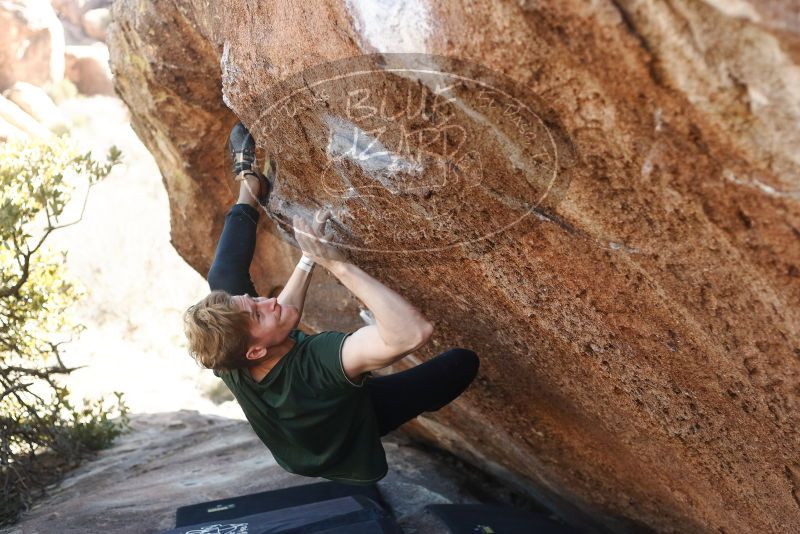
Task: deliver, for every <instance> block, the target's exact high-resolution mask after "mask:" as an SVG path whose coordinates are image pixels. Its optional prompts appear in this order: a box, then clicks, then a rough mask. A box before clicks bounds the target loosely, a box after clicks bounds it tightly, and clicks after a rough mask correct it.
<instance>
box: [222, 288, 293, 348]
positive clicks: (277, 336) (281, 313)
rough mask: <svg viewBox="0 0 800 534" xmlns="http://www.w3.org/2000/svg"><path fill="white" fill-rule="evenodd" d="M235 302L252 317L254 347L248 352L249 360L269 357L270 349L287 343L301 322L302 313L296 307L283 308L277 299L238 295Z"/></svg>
mask: <svg viewBox="0 0 800 534" xmlns="http://www.w3.org/2000/svg"><path fill="white" fill-rule="evenodd" d="M233 300H234V302H235V303H236V305H237V306H238V307H239V308H241V309H242V310H244V311H246V312H247V313H248V314H249V315H250V335H251V336H252V343H251V345H252V347H251V350H250V351H248V355H247V357H248V359H259V358H263V357H264V356H265V355H269V348H270V347H273V346H275V345H279V344H280V343H282V342H283V341H285V340H286V338H287V336H288V335H289V332H291V331H292V329H293V328H295V327H296V326H297V323H298V322H299V321H300V313H299V311H298V309H297V307H296V306H291V305H289V304H286V305H284V306H281V305H280V304H278V299H276V298H271V299H268V298H265V297H255V298H254V297H251V296H249V295H237V296H234V297H233ZM262 349H263V350H262Z"/></svg>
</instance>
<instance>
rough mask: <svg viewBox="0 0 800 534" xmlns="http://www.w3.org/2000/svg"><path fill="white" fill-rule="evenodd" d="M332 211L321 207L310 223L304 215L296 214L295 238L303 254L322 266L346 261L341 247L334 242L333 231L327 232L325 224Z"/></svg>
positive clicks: (294, 222)
mask: <svg viewBox="0 0 800 534" xmlns="http://www.w3.org/2000/svg"><path fill="white" fill-rule="evenodd" d="M331 216H332V215H331V211H330V209H327V208H320V209H319V210H317V211H316V213H314V220H313V221H312V222H311V223H309V221H307V220H305V219H304V218H303V217H300V216H298V215H295V216H294V219H293V225H294V238H295V239H296V240H297V244H298V245H299V246H300V250H302V251H303V254H305V255H306V256H308V257H309V258H311V260H313V261H314V262H316V263H319V264H320V265H322V266H326V264H328V263H330V262H337V261H346V259H345V257H344V255H343V254H342V253H341V251H340V250H339V248H338V247H337V246H336V244H335V243H333V232H330V231H329V232H327V233H326V232H325V225H326V223H327V222H328V219H330V218H331Z"/></svg>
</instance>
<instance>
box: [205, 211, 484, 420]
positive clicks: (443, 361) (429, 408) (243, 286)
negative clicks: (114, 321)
mask: <svg viewBox="0 0 800 534" xmlns="http://www.w3.org/2000/svg"><path fill="white" fill-rule="evenodd" d="M258 217H259V212H258V210H257V209H256V208H254V207H252V206H250V205H248V204H236V205H234V206H233V207H232V208H231V209H230V211H229V212H228V214H227V215H226V216H225V226H224V227H223V229H222V235H221V236H220V238H219V244H218V245H217V252H216V255H215V257H214V263H213V264H212V265H211V269H210V270H209V271H208V285H209V286H210V287H211V289H212V291H213V290H216V289H221V290H223V291H227V292H228V293H230V294H231V295H244V294H248V295H252V296H254V297H255V296H256V289H255V287H254V286H253V281H252V280H251V278H250V262H251V261H252V260H253V252H254V251H255V248H256V228H257V226H258ZM478 366H479V362H478V356H477V355H476V354H475V353H474V352H472V351H471V350H467V349H459V348H454V349H450V350H447V351H445V352H443V353H441V354H439V355H438V356H435V357H433V358H431V359H430V360H428V361H426V362H423V363H421V364H419V365H417V366H415V367H412V368H411V369H406V370H405V371H401V372H399V373H394V374H391V375H386V376H368V377H367V379H366V381H365V383H364V387H366V388H367V391H368V392H369V395H370V397H371V399H372V404H373V406H374V407H375V415H376V417H377V420H378V427H379V429H380V433H381V436H383V435H386V434H387V433H389V432H391V431H392V430H394V429H395V428H397V427H399V426H400V425H402V424H403V423H405V422H406V421H409V420H411V419H414V418H415V417H416V416H418V415H419V414H421V413H423V412H433V411H436V410H438V409H439V408H442V407H443V406H446V405H447V404H449V403H450V402H452V401H453V400H454V399H455V398H456V397H458V396H459V395H460V394H461V393H462V392H463V391H464V390H465V389H467V387H468V386H469V385H470V383H471V382H472V380H473V379H474V378H475V376H476V375H477V374H478Z"/></svg>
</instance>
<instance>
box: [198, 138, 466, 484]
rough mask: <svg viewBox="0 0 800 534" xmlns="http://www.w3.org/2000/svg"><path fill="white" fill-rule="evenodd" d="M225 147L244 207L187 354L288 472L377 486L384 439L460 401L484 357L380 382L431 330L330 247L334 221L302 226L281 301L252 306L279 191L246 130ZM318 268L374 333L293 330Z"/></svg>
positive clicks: (454, 359)
mask: <svg viewBox="0 0 800 534" xmlns="http://www.w3.org/2000/svg"><path fill="white" fill-rule="evenodd" d="M228 146H229V150H230V152H231V157H232V159H233V161H234V163H233V174H234V176H235V179H236V180H237V181H239V182H241V183H240V187H239V198H238V199H237V201H236V204H235V205H234V206H233V207H232V208H231V209H230V211H229V212H228V214H227V215H226V217H225V225H224V227H223V230H222V235H221V237H220V240H219V244H218V245H217V251H216V255H215V258H214V262H213V264H212V266H211V269H210V270H209V272H208V283H209V286H210V287H211V290H212V291H211V294H209V295H208V296H207V297H205V298H204V299H203V300H201V301H200V302H198V303H197V304H195V305H193V306H190V307H189V309H188V310H187V311H186V312H185V314H184V328H185V332H186V336H187V338H188V341H189V350H190V353H191V354H192V356H193V357H194V358H195V359H196V360H197V361H198V362H199V363H200V364H201V365H203V366H204V367H206V368H210V369H213V370H214V374H215V375H217V376H219V377H220V378H221V379H222V380H223V381H224V382H225V384H226V385H227V386H228V388H229V389H230V390H231V392H232V393H233V395H234V397H235V398H236V400H237V401H238V402H239V404H240V406H241V407H242V410H243V411H244V414H245V416H246V417H247V420H248V421H249V422H250V425H251V426H252V427H253V430H254V431H255V433H256V435H258V437H259V438H260V439H261V441H263V442H264V444H265V445H266V446H267V447H268V448H269V450H270V451H271V452H272V454H273V456H274V457H275V460H276V461H277V463H278V464H279V465H280V466H281V467H283V468H284V469H286V470H287V471H289V472H291V473H296V474H299V475H305V476H313V477H323V478H327V479H330V480H335V481H338V482H343V483H351V484H373V483H375V482H376V481H378V480H379V479H381V478H383V476H384V475H385V474H386V472H387V470H388V467H387V464H386V455H385V452H384V450H383V446H382V444H381V441H380V437H381V436H384V435H386V434H387V433H388V432H391V431H392V430H394V429H396V428H397V427H399V426H400V425H401V424H403V423H405V422H406V421H409V420H410V419H413V418H415V417H416V416H417V415H419V414H420V413H422V412H430V411H436V410H438V409H440V408H442V407H443V406H445V405H446V404H448V403H450V402H451V401H452V400H454V399H455V398H456V397H458V396H459V395H460V394H461V393H462V392H463V391H464V390H465V389H466V388H467V386H469V384H470V383H471V382H472V380H473V379H474V378H475V376H476V374H477V372H478V357H477V356H476V354H475V353H474V352H472V351H470V350H466V349H460V348H454V349H450V350H448V351H446V352H443V353H441V354H439V355H438V356H436V357H434V358H432V359H430V360H428V361H426V362H424V363H422V364H420V365H417V366H415V367H413V368H411V369H408V370H406V371H403V372H400V373H395V374H391V375H385V376H377V377H376V376H373V375H372V373H371V371H374V370H377V369H382V368H384V367H388V366H390V365H392V364H394V363H395V362H397V361H399V360H401V359H402V358H403V357H405V356H406V355H407V354H409V353H411V352H413V351H415V350H417V349H419V348H420V347H422V346H423V345H424V344H425V343H427V341H428V339H429V338H430V336H431V333H432V331H433V326H432V325H431V323H430V322H429V321H428V320H427V319H425V317H423V316H422V314H421V313H420V312H419V311H417V310H416V309H415V308H414V307H413V306H412V305H411V304H409V303H408V302H407V301H406V300H405V299H404V298H403V297H401V296H400V295H399V294H398V293H396V292H395V291H393V290H391V289H389V288H388V287H386V286H385V285H383V284H381V283H380V282H379V281H377V280H376V279H374V278H373V277H371V276H370V275H368V274H367V273H365V272H364V271H362V270H361V269H359V268H358V267H356V266H355V265H353V264H351V263H348V262H347V261H346V260H345V259H344V257H343V256H342V255H341V253H340V252H339V251H338V250H337V249H336V247H334V246H332V245H330V244H329V239H327V238H328V237H329V235H325V237H323V235H324V234H325V226H326V223H327V221H328V219H329V218H330V217H331V214H330V212H329V211H318V212H317V213H316V214H315V217H314V221H306V220H304V219H302V218H299V217H295V219H294V221H293V222H294V235H295V239H296V241H297V243H298V245H299V247H300V249H301V250H302V252H303V256H302V258H301V260H300V262H299V263H298V264H297V267H296V268H295V270H294V272H293V273H292V275H291V276H290V278H289V280H288V282H287V283H286V285H285V286H284V288H283V290H282V291H281V293H280V294H279V295H278V297H277V298H264V297H259V296H257V295H256V291H255V288H254V286H253V282H252V280H251V279H250V274H249V267H250V262H251V260H252V258H253V253H254V250H255V243H256V227H257V223H258V219H259V215H260V214H259V211H258V209H257V207H261V208H263V209H266V206H267V201H268V200H269V195H270V192H271V190H272V183H271V180H270V178H268V177H265V176H264V175H262V174H261V173H259V172H258V171H257V167H256V162H255V141H254V139H253V137H252V136H251V135H250V133H249V132H248V131H247V129H246V128H245V127H244V126H243V125H242V124H241V123H238V124H237V125H236V126H234V128H233V130H232V131H231V134H230V138H229V141H228ZM316 264H319V265H321V266H322V267H324V268H325V269H327V270H328V271H329V272H330V273H331V274H332V275H333V276H335V277H336V278H337V279H338V280H339V281H340V282H341V283H342V284H343V285H344V286H345V287H347V288H348V289H349V290H350V291H351V292H352V293H353V294H354V295H355V296H356V297H357V298H359V299H360V300H361V302H363V303H364V305H366V307H367V308H368V309H369V310H370V311H371V312H372V314H373V315H374V318H375V321H374V322H375V324H371V325H367V326H364V327H362V328H360V329H358V330H356V331H355V332H352V333H343V332H333V331H328V332H322V333H319V334H314V335H309V334H306V333H304V332H302V331H301V330H298V329H297V325H298V324H299V322H300V317H301V315H302V313H303V304H304V302H305V297H306V291H307V289H308V286H309V283H310V280H311V274H312V272H313V268H314V266H315V265H316Z"/></svg>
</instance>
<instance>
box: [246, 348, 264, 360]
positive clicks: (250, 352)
mask: <svg viewBox="0 0 800 534" xmlns="http://www.w3.org/2000/svg"><path fill="white" fill-rule="evenodd" d="M266 355H267V347H265V346H264V345H251V346H250V348H249V349H247V354H246V355H245V357H246V358H247V359H248V360H250V361H251V362H252V361H254V360H260V359H261V358H263V357H264V356H266Z"/></svg>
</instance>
